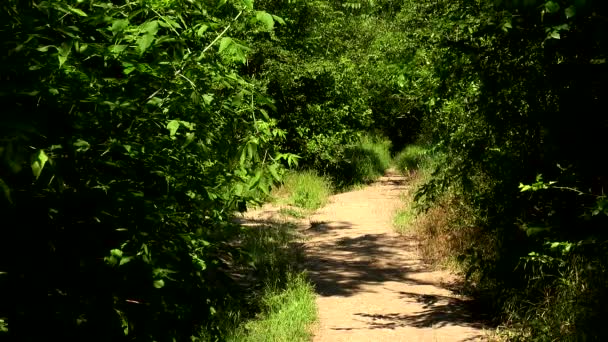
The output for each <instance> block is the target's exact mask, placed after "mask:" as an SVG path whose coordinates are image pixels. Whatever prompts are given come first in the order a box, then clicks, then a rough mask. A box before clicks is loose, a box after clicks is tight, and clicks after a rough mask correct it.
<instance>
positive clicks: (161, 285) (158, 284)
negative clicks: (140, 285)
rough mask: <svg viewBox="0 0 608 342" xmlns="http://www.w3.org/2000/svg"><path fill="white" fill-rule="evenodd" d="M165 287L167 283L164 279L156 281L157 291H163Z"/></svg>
mask: <svg viewBox="0 0 608 342" xmlns="http://www.w3.org/2000/svg"><path fill="white" fill-rule="evenodd" d="M164 286H165V281H164V280H162V279H158V280H155V281H154V287H156V288H157V289H162V288H163V287H164Z"/></svg>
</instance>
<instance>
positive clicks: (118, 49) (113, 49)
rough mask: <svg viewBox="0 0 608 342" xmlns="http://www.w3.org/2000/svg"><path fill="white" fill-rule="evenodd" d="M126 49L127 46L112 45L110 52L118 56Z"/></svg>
mask: <svg viewBox="0 0 608 342" xmlns="http://www.w3.org/2000/svg"><path fill="white" fill-rule="evenodd" d="M126 48H127V46H126V45H112V46H110V52H111V53H113V54H116V55H117V54H119V53H121V52H123V51H124V50H125V49H126Z"/></svg>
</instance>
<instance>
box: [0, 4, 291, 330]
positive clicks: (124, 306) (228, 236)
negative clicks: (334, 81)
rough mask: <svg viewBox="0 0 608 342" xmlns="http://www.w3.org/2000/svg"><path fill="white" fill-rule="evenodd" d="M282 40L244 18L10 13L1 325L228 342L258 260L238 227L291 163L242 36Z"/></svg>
mask: <svg viewBox="0 0 608 342" xmlns="http://www.w3.org/2000/svg"><path fill="white" fill-rule="evenodd" d="M270 23H271V20H270V19H269V14H268V13H266V12H261V11H255V10H254V9H253V5H252V2H251V1H245V0H243V1H234V2H229V3H227V2H225V1H224V2H221V3H219V4H215V3H212V2H190V1H180V0H175V1H168V2H162V1H129V0H127V1H113V2H101V1H78V2H75V1H74V2H72V1H43V2H30V1H7V2H3V4H2V29H1V31H0V32H1V35H2V46H3V50H4V51H6V53H5V54H3V57H2V63H1V64H2V66H1V67H0V68H1V71H0V73H1V75H2V89H1V90H0V94H1V96H0V101H1V105H2V108H3V115H2V122H1V124H0V127H1V129H2V137H3V139H2V143H1V144H2V145H1V147H0V158H1V162H2V168H1V173H0V184H2V188H3V196H2V217H3V219H4V224H3V232H4V234H10V236H7V235H5V237H4V238H3V239H2V248H1V249H2V252H3V255H2V258H1V262H0V263H1V264H0V270H1V271H2V272H3V273H2V274H1V275H0V276H1V277H3V279H2V286H3V287H2V292H3V295H9V296H10V298H9V299H10V304H9V305H3V306H2V312H0V316H3V317H6V318H7V320H6V322H7V324H8V327H9V329H8V330H9V333H10V334H11V335H12V336H13V337H14V338H16V339H19V340H30V339H33V338H34V336H35V335H36V334H38V333H44V334H45V335H47V336H56V337H57V338H63V339H80V340H104V341H107V340H120V339H129V340H132V339H144V340H173V339H180V340H181V339H189V336H197V335H199V334H200V332H201V330H202V329H207V330H208V332H209V334H211V335H213V334H216V333H218V332H217V331H215V330H214V329H216V328H217V324H216V323H214V322H215V321H216V320H215V316H217V315H216V313H217V311H218V310H220V309H221V308H225V307H226V306H228V305H229V303H230V301H231V298H233V297H238V296H239V295H238V291H237V290H235V286H236V285H235V283H234V281H233V280H232V279H231V278H230V274H229V272H228V271H229V265H230V264H231V263H235V262H238V261H239V260H241V259H243V258H245V255H244V254H243V252H242V251H240V250H239V248H238V247H236V246H235V245H233V244H231V241H234V240H235V238H236V237H237V236H238V233H239V229H238V227H236V226H234V225H233V224H231V223H230V217H231V215H232V213H233V212H235V211H237V210H238V209H241V208H242V207H243V205H244V203H246V202H250V201H256V200H259V199H260V198H261V195H262V194H263V193H267V192H268V189H269V186H270V185H271V184H272V182H273V181H275V180H276V179H278V178H279V176H280V175H279V173H280V170H281V169H280V167H281V163H282V162H281V160H282V159H285V160H288V161H289V162H290V163H292V162H293V161H294V158H293V156H291V155H286V154H280V153H278V151H277V150H276V148H275V147H274V144H275V143H276V142H277V141H279V140H280V139H281V138H282V137H283V136H284V131H282V130H280V129H278V128H277V127H276V123H275V121H274V120H271V119H269V117H268V115H267V112H266V111H267V109H268V106H269V105H270V104H271V101H270V99H268V97H267V96H266V95H265V94H264V93H263V92H260V91H259V88H258V82H256V81H255V80H252V79H247V78H245V77H243V76H241V75H240V74H239V68H240V65H242V63H244V62H245V60H246V57H245V56H246V53H247V51H248V47H247V46H246V45H245V44H244V43H243V42H242V41H241V40H240V39H238V38H236V37H235V36H236V35H234V33H237V32H240V34H241V35H242V34H244V32H248V31H254V30H256V29H258V28H259V27H263V28H264V29H266V30H269V29H272V25H270ZM15 253H18V254H15ZM16 255H19V257H16ZM151 322H154V323H151ZM38 324H43V325H44V326H48V327H49V328H48V329H49V330H47V331H42V332H41V331H37V329H32V327H33V326H36V325H38Z"/></svg>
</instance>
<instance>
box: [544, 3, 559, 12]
mask: <svg viewBox="0 0 608 342" xmlns="http://www.w3.org/2000/svg"><path fill="white" fill-rule="evenodd" d="M545 9H546V10H547V13H555V12H557V11H559V9H560V6H559V4H558V3H557V2H555V1H547V2H546V3H545Z"/></svg>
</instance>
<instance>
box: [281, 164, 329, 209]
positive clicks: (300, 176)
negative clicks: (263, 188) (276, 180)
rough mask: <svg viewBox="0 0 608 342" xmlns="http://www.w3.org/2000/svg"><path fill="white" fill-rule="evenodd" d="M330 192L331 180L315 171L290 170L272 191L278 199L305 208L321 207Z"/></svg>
mask: <svg viewBox="0 0 608 342" xmlns="http://www.w3.org/2000/svg"><path fill="white" fill-rule="evenodd" d="M331 194H332V185H331V181H330V180H329V179H328V178H326V177H323V176H320V175H319V174H318V173H317V172H316V171H312V170H305V171H290V172H288V173H287V174H286V175H285V177H284V179H283V183H282V184H281V186H279V187H278V188H277V189H275V191H273V196H274V197H275V198H276V199H277V200H278V201H279V202H284V203H286V204H289V205H293V206H296V207H299V208H303V209H307V210H316V209H319V208H321V207H322V206H323V205H325V203H326V202H327V199H328V198H329V196H330V195H331Z"/></svg>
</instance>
